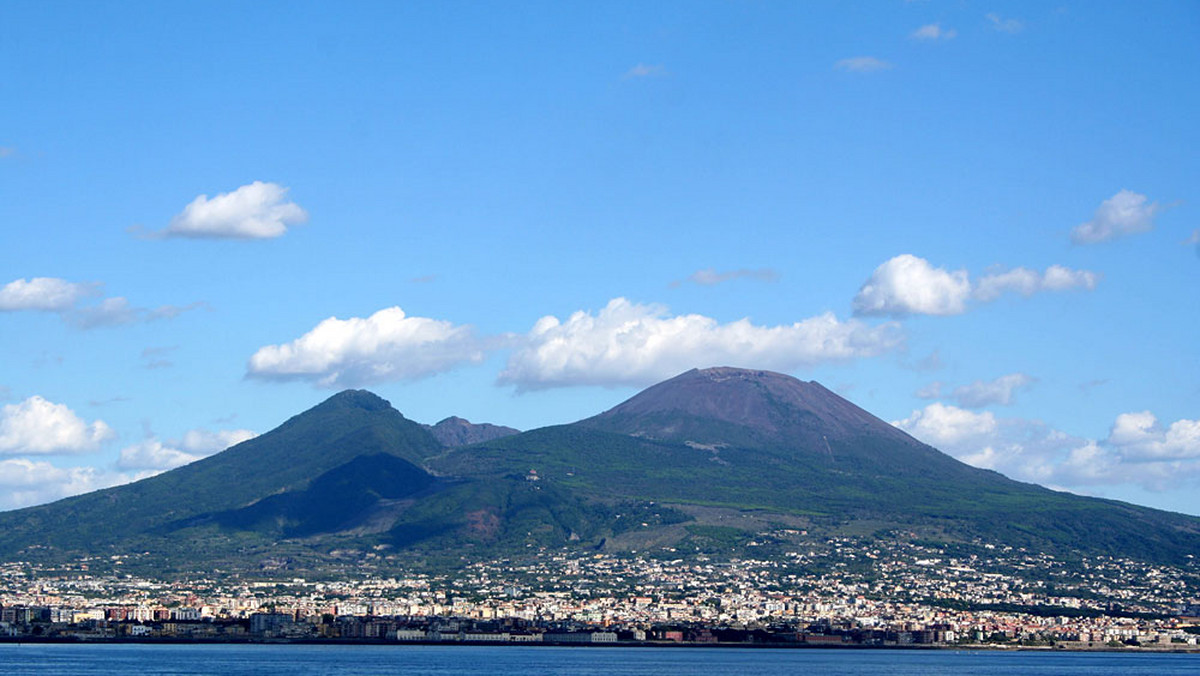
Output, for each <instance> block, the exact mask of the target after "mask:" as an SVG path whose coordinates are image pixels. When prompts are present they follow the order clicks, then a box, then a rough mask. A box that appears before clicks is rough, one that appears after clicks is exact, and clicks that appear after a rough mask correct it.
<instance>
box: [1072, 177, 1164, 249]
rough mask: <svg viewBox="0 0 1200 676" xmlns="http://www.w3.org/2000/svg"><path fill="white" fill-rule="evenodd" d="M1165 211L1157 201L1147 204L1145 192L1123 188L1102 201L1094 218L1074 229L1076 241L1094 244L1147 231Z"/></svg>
mask: <svg viewBox="0 0 1200 676" xmlns="http://www.w3.org/2000/svg"><path fill="white" fill-rule="evenodd" d="M1160 211H1162V207H1160V206H1159V205H1158V203H1156V202H1149V203H1147V198H1146V196H1145V195H1141V194H1138V193H1136V192H1133V191H1131V190H1121V191H1120V192H1118V193H1117V194H1115V195H1113V196H1112V197H1110V198H1108V199H1106V200H1104V201H1103V202H1101V203H1100V206H1099V207H1098V208H1097V209H1096V213H1095V214H1093V215H1092V220H1090V221H1088V222H1087V223H1083V224H1080V225H1078V226H1076V227H1075V229H1074V230H1072V231H1071V241H1072V242H1074V243H1076V244H1094V243H1096V242H1103V241H1106V240H1110V239H1114V238H1117V237H1122V236H1125V235H1133V234H1136V233H1139V232H1146V231H1147V230H1150V229H1152V228H1153V227H1154V217H1155V216H1157V215H1158V213H1159V212H1160Z"/></svg>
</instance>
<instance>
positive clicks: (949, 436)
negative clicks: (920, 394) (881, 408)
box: [892, 402, 997, 448]
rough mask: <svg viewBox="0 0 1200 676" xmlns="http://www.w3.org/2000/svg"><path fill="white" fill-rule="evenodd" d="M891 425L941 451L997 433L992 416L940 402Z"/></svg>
mask: <svg viewBox="0 0 1200 676" xmlns="http://www.w3.org/2000/svg"><path fill="white" fill-rule="evenodd" d="M892 424H893V425H895V426H896V427H899V428H900V429H902V430H904V431H905V432H908V433H909V434H911V435H913V436H914V437H916V438H918V439H920V440H921V441H924V442H925V443H927V444H929V445H931V446H937V447H939V448H941V447H943V446H947V447H951V448H956V447H958V446H959V444H962V443H964V442H970V441H973V440H980V439H988V438H990V437H991V436H992V435H994V434H995V433H996V429H997V423H996V416H995V415H993V414H992V413H991V412H988V411H985V412H983V413H975V412H974V411H968V410H965V409H961V408H958V407H957V406H951V405H949V404H943V403H941V402H934V403H932V404H929V405H928V406H926V407H925V408H924V409H920V410H916V411H913V412H912V415H910V416H909V417H907V418H905V419H904V420H899V421H895V422H893V423H892Z"/></svg>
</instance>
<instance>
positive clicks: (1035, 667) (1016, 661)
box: [0, 644, 1200, 676]
mask: <svg viewBox="0 0 1200 676" xmlns="http://www.w3.org/2000/svg"><path fill="white" fill-rule="evenodd" d="M1197 673H1200V655H1197V654H1190V655H1181V654H1167V655H1161V654H1157V655H1156V654H1140V655H1131V654H1123V653H1036V652H1021V653H995V652H952V651H945V650H938V651H910V650H836V649H834V650H739V649H731V648H703V649H698V648H554V647H546V648H530V647H523V646H505V647H475V646H412V645H403V646H402V645H397V646H353V645H340V646H313V645H28V644H26V645H15V644H0V674H4V675H5V676H24V675H26V674H37V675H38V676H42V675H43V674H60V675H63V676H70V675H72V674H138V675H139V676H143V675H145V676H157V675H166V674H172V675H178V674H249V675H255V676H258V675H261V676H269V675H274V674H280V675H283V674H286V675H287V676H297V675H301V676H302V675H304V674H322V675H324V674H388V675H389V676H394V675H396V674H403V675H406V676H407V675H414V676H423V675H431V676H432V675H448V674H455V675H458V674H522V675H523V676H539V675H543V674H545V675H560V676H625V675H628V676H666V675H668V674H688V675H689V676H697V675H699V674H739V675H740V676H747V675H753V676H776V675H783V674H813V675H820V676H838V675H839V674H872V675H873V676H874V675H878V676H897V675H899V676H907V675H910V674H911V675H913V676H917V675H918V674H919V675H921V676H937V675H939V674H981V675H994V676H1020V675H1023V674H1045V675H1047V676H1049V675H1051V674H1053V675H1054V676H1098V675H1100V674H1104V675H1108V674H1122V675H1127V674H1131V675H1137V674H1146V675H1149V674H1154V675H1155V676H1174V675H1178V676H1184V675H1185V674H1186V675H1187V676H1195V674H1197Z"/></svg>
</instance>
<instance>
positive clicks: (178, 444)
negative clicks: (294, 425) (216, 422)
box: [117, 429, 258, 474]
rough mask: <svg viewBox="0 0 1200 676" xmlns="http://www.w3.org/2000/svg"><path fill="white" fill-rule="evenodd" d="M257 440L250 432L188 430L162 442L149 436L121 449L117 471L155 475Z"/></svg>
mask: <svg viewBox="0 0 1200 676" xmlns="http://www.w3.org/2000/svg"><path fill="white" fill-rule="evenodd" d="M256 436H258V435H257V434H255V433H254V432H251V431H250V430H217V431H215V432H214V431H210V430H205V429H195V430H188V431H187V433H185V434H184V435H183V438H182V439H173V440H168V441H167V442H165V443H164V442H162V441H160V440H159V439H158V438H156V437H154V436H151V437H148V438H146V439H143V440H142V441H141V442H139V443H136V444H134V445H132V446H127V447H125V448H123V449H121V455H120V457H119V458H118V459H117V468H118V469H122V470H143V471H149V472H151V473H154V474H157V473H159V472H165V471H166V470H169V469H175V468H176V467H181V466H183V465H186V464H188V463H191V462H195V461H197V460H200V459H202V458H206V457H208V456H210V455H212V454H214V453H217V452H219V451H223V450H225V449H226V448H229V447H230V446H234V445H237V444H240V443H242V442H243V441H246V440H248V439H253V438H254V437H256Z"/></svg>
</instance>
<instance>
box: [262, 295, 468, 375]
mask: <svg viewBox="0 0 1200 676" xmlns="http://www.w3.org/2000/svg"><path fill="white" fill-rule="evenodd" d="M484 352H485V350H484V345H483V343H482V341H480V340H478V339H477V338H476V337H475V334H474V331H473V330H472V329H471V328H470V327H469V326H456V325H454V324H452V323H450V322H447V321H443V320H438V319H429V318H426V317H410V316H408V315H406V314H405V313H404V310H402V309H400V308H399V307H390V308H385V309H383V310H380V311H378V312H376V313H375V314H373V315H371V316H370V317H365V318H364V317H351V318H349V319H338V318H337V317H330V318H329V319H326V320H324V321H322V322H320V323H319V324H317V325H316V326H315V327H314V328H313V329H312V330H311V331H309V332H308V333H306V334H304V335H303V336H300V337H299V338H297V339H295V340H293V341H291V342H288V343H282V344H280V345H267V346H264V347H262V348H259V349H258V351H257V352H255V353H254V355H253V356H251V357H250V361H249V364H248V366H247V369H246V374H247V376H249V377H251V378H258V379H262V380H303V381H308V382H311V383H313V384H314V385H317V386H319V387H330V388H342V387H357V386H361V385H370V384H373V383H381V382H389V381H395V380H416V379H419V378H424V377H426V376H431V375H433V374H435V373H439V372H441V371H446V370H449V369H451V368H453V367H455V366H458V365H460V364H464V363H475V362H480V361H483V357H484Z"/></svg>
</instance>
